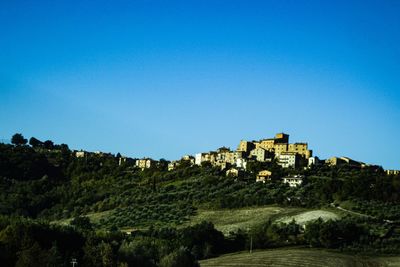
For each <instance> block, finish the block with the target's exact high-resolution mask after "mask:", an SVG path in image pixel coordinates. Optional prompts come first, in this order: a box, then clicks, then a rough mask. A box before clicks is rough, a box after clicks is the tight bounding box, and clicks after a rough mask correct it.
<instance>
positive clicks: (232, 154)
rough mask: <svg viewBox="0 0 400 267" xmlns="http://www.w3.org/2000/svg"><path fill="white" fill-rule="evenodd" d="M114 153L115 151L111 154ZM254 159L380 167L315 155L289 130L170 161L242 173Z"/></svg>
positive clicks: (301, 165) (139, 162)
mask: <svg viewBox="0 0 400 267" xmlns="http://www.w3.org/2000/svg"><path fill="white" fill-rule="evenodd" d="M87 153H88V152H84V151H76V152H75V156H76V157H85V155H86V154H87ZM94 153H95V154H98V155H103V156H105V155H108V154H104V153H102V152H94ZM110 155H111V154H110ZM118 160H119V165H121V164H123V163H131V164H133V165H134V166H135V167H137V168H139V169H141V170H144V169H150V168H152V167H155V166H158V165H159V164H160V161H157V160H154V159H151V158H141V159H133V158H128V157H122V156H120V155H119V156H118ZM251 162H275V163H276V164H277V165H279V166H280V167H282V168H285V169H293V170H296V169H305V168H311V167H312V166H313V165H328V166H340V165H347V166H350V167H354V168H359V169H361V168H365V167H371V166H372V167H376V168H379V166H376V165H369V164H365V163H363V162H359V161H356V160H353V159H350V158H348V157H331V158H329V159H325V160H321V159H319V158H318V157H317V156H313V151H312V150H311V149H309V147H308V143H306V142H295V143H290V142H289V134H286V133H277V134H276V135H275V137H273V138H266V139H261V140H258V141H255V140H253V141H246V140H241V141H240V142H239V145H238V146H237V148H236V150H231V149H230V148H228V147H220V148H218V149H217V150H216V151H209V152H201V153H197V154H195V155H194V156H193V155H185V156H183V157H182V158H181V159H180V160H174V161H171V162H166V163H167V164H168V171H172V170H174V169H176V168H177V167H179V166H180V165H182V164H185V165H190V166H193V165H198V166H203V165H207V164H208V165H211V166H213V167H217V168H219V169H220V170H221V171H225V172H226V175H227V176H239V175H240V173H242V172H245V171H246V170H247V166H248V164H249V163H251ZM386 173H387V174H388V175H397V174H399V173H400V171H398V170H386ZM271 175H272V172H271V171H270V170H267V169H266V170H261V171H260V172H259V173H258V174H257V178H256V181H258V182H266V181H268V180H270V177H271ZM303 178H304V177H303V176H301V175H293V176H290V177H282V180H283V182H284V183H286V182H287V183H288V184H289V185H290V186H297V185H300V184H301V183H302V179H303Z"/></svg>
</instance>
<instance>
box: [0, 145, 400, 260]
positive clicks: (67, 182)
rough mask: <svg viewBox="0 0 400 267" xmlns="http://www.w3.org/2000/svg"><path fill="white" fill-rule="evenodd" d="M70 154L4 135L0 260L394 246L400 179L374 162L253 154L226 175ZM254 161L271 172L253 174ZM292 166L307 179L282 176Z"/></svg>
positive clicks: (390, 249)
mask: <svg viewBox="0 0 400 267" xmlns="http://www.w3.org/2000/svg"><path fill="white" fill-rule="evenodd" d="M77 155H78V154H76V153H74V152H73V151H71V150H70V149H69V148H68V146H67V145H54V146H52V147H51V148H43V147H39V148H35V147H31V146H27V145H18V146H14V145H4V144H0V260H2V261H3V262H4V266H15V265H16V263H17V262H21V261H22V262H23V261H24V260H26V259H30V260H33V259H36V258H37V255H39V254H40V255H42V256H41V258H42V259H43V262H36V265H37V266H39V265H45V264H47V263H48V262H49V261H54V262H57V263H59V264H58V266H67V265H68V264H69V262H70V259H71V258H72V257H76V258H77V259H78V260H79V261H80V262H81V263H82V264H81V266H117V264H126V265H122V266H152V267H153V266H168V265H164V263H163V262H170V261H174V260H176V261H187V262H191V263H193V265H187V266H196V262H197V261H198V260H202V259H206V258H214V257H217V256H218V255H223V254H226V253H232V252H237V251H243V250H246V249H249V246H250V244H251V245H252V247H253V249H266V248H278V247H288V246H311V247H316V248H329V249H332V250H336V251H346V252H349V253H359V252H368V253H371V254H377V255H381V254H384V253H387V254H396V255H398V254H400V218H399V214H400V212H399V211H400V202H399V197H400V196H399V194H398V192H399V184H400V182H399V181H400V177H399V176H395V175H391V176H389V175H386V173H385V172H384V171H383V170H380V169H376V168H363V169H359V168H352V167H351V166H340V167H332V166H325V165H323V166H314V167H312V168H308V169H284V168H281V167H280V166H278V165H276V163H275V162H254V163H253V164H250V165H249V166H248V170H247V171H246V172H244V173H243V174H242V175H241V176H239V177H234V176H226V174H225V172H224V171H222V170H221V169H220V168H216V167H213V166H210V165H208V164H203V165H202V166H197V165H191V164H186V163H185V162H181V164H180V165H179V166H177V167H176V168H175V169H173V170H170V171H168V170H167V166H168V162H167V161H164V160H160V161H159V162H158V163H157V164H156V165H153V166H152V167H150V168H143V169H141V168H138V167H137V166H135V164H133V163H132V162H131V161H129V160H127V161H122V160H121V158H122V157H121V156H120V155H112V154H107V153H86V152H85V155H84V156H83V157H81V156H77ZM262 169H271V170H274V172H275V175H276V176H274V177H272V179H271V181H269V182H266V183H258V182H256V174H257V173H258V171H259V170H262ZM290 174H300V175H302V176H304V177H306V179H304V182H303V183H302V185H301V186H299V187H290V186H288V185H287V184H284V183H282V181H281V179H278V178H279V177H278V176H282V175H290ZM49 222H51V223H49ZM38 233H39V234H38ZM126 233H129V234H128V235H127V234H126ZM309 252H310V253H311V254H312V253H313V252H312V251H311V250H310V251H309ZM224 257H225V256H222V257H221V258H215V260H216V261H218V259H223V258H224ZM343 257H344V258H343V259H345V260H349V261H350V262H351V260H354V259H348V258H346V257H345V256H344V255H343ZM100 259H101V260H100ZM107 262H112V263H113V264H111V265H109V264H107ZM210 262H212V261H210ZM21 264H22V263H21ZM321 264H323V263H321ZM20 266H24V265H20ZM56 266H57V265H56Z"/></svg>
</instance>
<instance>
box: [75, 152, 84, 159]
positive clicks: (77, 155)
mask: <svg viewBox="0 0 400 267" xmlns="http://www.w3.org/2000/svg"><path fill="white" fill-rule="evenodd" d="M75 157H77V158H84V157H85V151H76V152H75Z"/></svg>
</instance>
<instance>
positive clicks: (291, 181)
mask: <svg viewBox="0 0 400 267" xmlns="http://www.w3.org/2000/svg"><path fill="white" fill-rule="evenodd" d="M282 180H283V183H284V184H288V185H289V186H290V187H297V186H299V185H301V184H302V183H303V180H304V176H303V175H294V176H288V177H283V178H282Z"/></svg>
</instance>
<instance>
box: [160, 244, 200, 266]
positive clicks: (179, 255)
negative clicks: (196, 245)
mask: <svg viewBox="0 0 400 267" xmlns="http://www.w3.org/2000/svg"><path fill="white" fill-rule="evenodd" d="M160 266H161V267H198V266H199V263H198V262H197V261H196V260H195V258H194V257H193V255H192V254H191V253H190V251H189V250H188V249H187V248H180V249H178V250H176V251H174V252H172V253H171V254H168V255H167V256H165V257H163V258H162V259H161V261H160Z"/></svg>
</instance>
